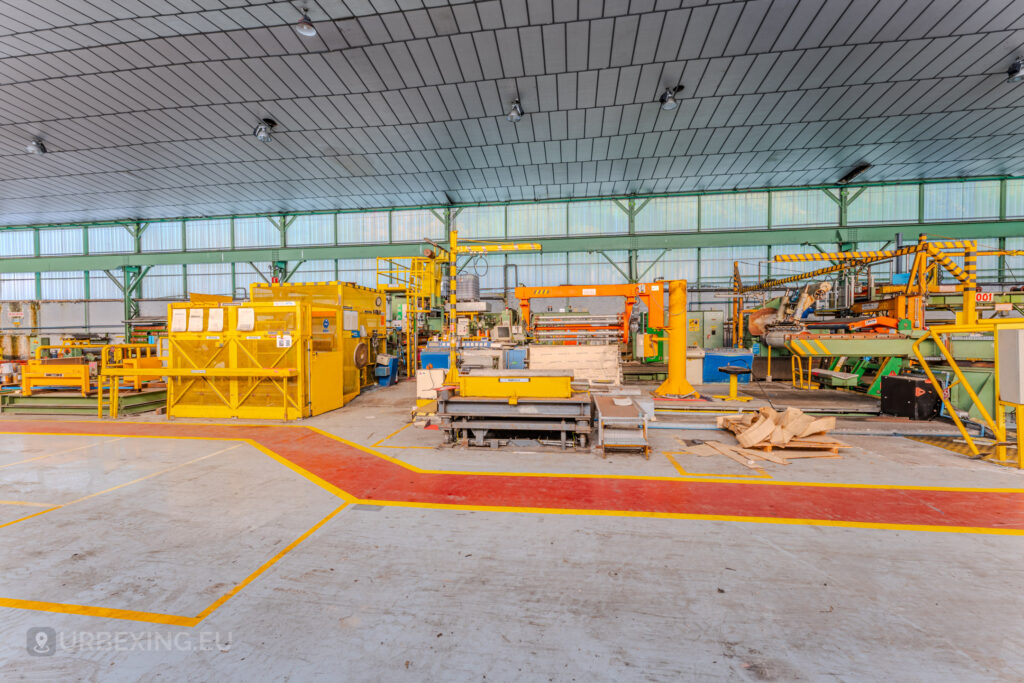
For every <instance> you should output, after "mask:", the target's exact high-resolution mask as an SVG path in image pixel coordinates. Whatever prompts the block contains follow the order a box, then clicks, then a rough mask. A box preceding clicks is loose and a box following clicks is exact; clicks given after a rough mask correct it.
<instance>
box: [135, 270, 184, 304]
mask: <svg viewBox="0 0 1024 683" xmlns="http://www.w3.org/2000/svg"><path fill="white" fill-rule="evenodd" d="M142 296H143V298H144V299H182V298H184V296H185V283H184V281H183V280H182V275H181V266H174V265H169V266H153V267H152V268H150V269H149V272H148V273H146V277H145V278H143V280H142Z"/></svg>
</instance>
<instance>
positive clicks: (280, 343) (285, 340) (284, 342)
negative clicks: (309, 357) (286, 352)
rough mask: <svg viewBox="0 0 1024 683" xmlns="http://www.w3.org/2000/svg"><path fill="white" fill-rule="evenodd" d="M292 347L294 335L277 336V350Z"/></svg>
mask: <svg viewBox="0 0 1024 683" xmlns="http://www.w3.org/2000/svg"><path fill="white" fill-rule="evenodd" d="M291 347H292V335H290V334H279V335H277V348H279V349H290V348H291Z"/></svg>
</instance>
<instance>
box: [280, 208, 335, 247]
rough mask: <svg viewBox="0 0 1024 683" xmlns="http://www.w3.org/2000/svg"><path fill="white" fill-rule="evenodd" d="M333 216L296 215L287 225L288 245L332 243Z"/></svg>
mask: <svg viewBox="0 0 1024 683" xmlns="http://www.w3.org/2000/svg"><path fill="white" fill-rule="evenodd" d="M334 216H335V214H333V213H331V214H322V215H316V216H296V217H295V222H293V223H292V224H291V225H290V226H289V227H288V235H287V237H288V246H307V245H329V244H334Z"/></svg>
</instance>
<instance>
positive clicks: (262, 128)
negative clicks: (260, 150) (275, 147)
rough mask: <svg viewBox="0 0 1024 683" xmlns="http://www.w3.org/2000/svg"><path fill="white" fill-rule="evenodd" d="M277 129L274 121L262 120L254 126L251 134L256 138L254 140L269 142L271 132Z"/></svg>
mask: <svg viewBox="0 0 1024 683" xmlns="http://www.w3.org/2000/svg"><path fill="white" fill-rule="evenodd" d="M276 127H277V121H275V120H274V119H263V120H262V121H260V122H259V123H257V124H256V127H255V128H254V129H253V131H252V134H253V135H255V136H256V139H257V140H259V141H260V142H270V140H271V132H272V131H273V130H274V129H275V128H276Z"/></svg>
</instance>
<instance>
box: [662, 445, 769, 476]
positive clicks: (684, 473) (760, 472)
mask: <svg viewBox="0 0 1024 683" xmlns="http://www.w3.org/2000/svg"><path fill="white" fill-rule="evenodd" d="M682 452H684V451H666V452H665V454H664V455H665V457H666V458H668V461H669V462H670V463H672V466H673V467H675V468H676V471H678V472H679V474H681V475H682V478H683V479H689V478H691V477H704V478H712V479H729V478H732V477H761V478H767V479H771V476H772V475H770V474H768V473H767V472H765V471H764V469H763V468H761V467H758V468H756V469H755V470H754V471H755V472H757V474H710V473H705V472H687V471H686V470H684V469H683V466H682V465H680V464H679V463H678V462H677V461H676V459H675V458H674V457H672V455H673V454H674V453H682Z"/></svg>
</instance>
